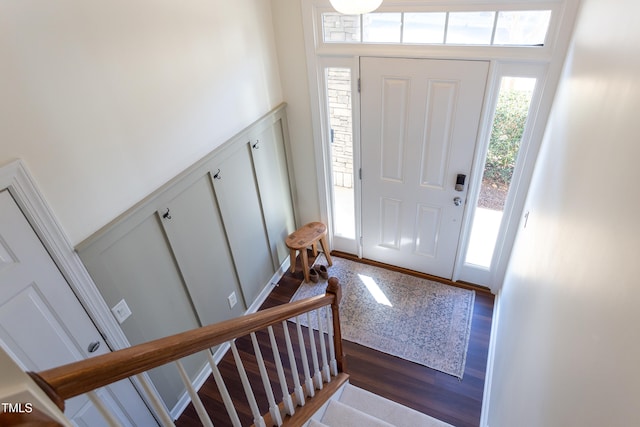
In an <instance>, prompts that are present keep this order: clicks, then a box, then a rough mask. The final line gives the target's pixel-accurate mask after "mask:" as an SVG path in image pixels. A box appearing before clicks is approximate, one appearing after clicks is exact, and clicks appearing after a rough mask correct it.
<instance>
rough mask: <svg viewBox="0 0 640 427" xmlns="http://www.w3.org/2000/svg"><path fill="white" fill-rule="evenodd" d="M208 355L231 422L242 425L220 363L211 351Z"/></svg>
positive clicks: (234, 424) (234, 425)
mask: <svg viewBox="0 0 640 427" xmlns="http://www.w3.org/2000/svg"><path fill="white" fill-rule="evenodd" d="M207 357H208V359H209V365H210V366H211V372H212V373H213V379H214V380H215V381H216V385H217V386H218V391H219V392H220V396H222V402H223V403H224V407H225V408H226V409H227V414H229V418H231V424H233V427H242V424H241V423H240V418H238V412H237V411H236V408H235V406H233V401H232V400H231V396H230V395H229V390H227V386H226V385H225V383H224V380H223V379H222V375H221V374H220V369H218V365H216V361H215V360H213V355H212V354H211V352H210V351H207Z"/></svg>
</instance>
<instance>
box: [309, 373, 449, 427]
mask: <svg viewBox="0 0 640 427" xmlns="http://www.w3.org/2000/svg"><path fill="white" fill-rule="evenodd" d="M362 426H367V427H416V426H420V427H447V426H448V427H451V425H450V424H447V423H444V422H442V421H440V420H437V419H435V418H432V417H430V416H428V415H425V414H422V413H420V412H418V411H415V410H413V409H411V408H407V407H406V406H403V405H400V404H399V403H396V402H393V401H391V400H388V399H385V398H384V397H380V396H378V395H376V394H373V393H370V392H368V391H366V390H363V389H361V388H358V387H355V386H352V385H351V384H347V385H346V386H345V387H344V389H343V390H342V393H341V394H339V395H338V394H336V398H335V399H333V400H330V401H329V404H328V405H327V406H326V409H325V410H324V413H322V414H317V416H316V417H314V419H312V420H311V421H310V422H309V424H308V427H362Z"/></svg>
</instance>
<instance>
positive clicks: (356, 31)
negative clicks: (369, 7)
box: [322, 10, 551, 46]
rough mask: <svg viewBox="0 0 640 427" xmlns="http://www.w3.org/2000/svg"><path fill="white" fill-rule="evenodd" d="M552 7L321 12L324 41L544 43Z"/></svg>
mask: <svg viewBox="0 0 640 427" xmlns="http://www.w3.org/2000/svg"><path fill="white" fill-rule="evenodd" d="M550 19H551V11H550V10H505V11H496V10H493V11H471V12H457V11H456V12H383V13H368V14H365V15H341V14H338V13H323V14H322V29H323V31H322V34H323V41H324V42H325V43H393V44H443V45H479V46H544V43H545V38H546V35H547V31H548V28H549V22H550Z"/></svg>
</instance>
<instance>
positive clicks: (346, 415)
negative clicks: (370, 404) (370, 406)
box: [321, 400, 394, 427]
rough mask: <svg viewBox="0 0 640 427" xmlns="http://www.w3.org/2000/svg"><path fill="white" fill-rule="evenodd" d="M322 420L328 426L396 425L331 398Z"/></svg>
mask: <svg viewBox="0 0 640 427" xmlns="http://www.w3.org/2000/svg"><path fill="white" fill-rule="evenodd" d="M321 422H322V423H324V424H326V425H327V426H328V427H362V426H367V427H394V426H393V424H389V423H388V422H385V421H383V420H381V419H378V418H376V417H374V416H371V415H369V414H367V413H365V412H362V411H360V410H358V409H355V408H352V407H351V406H349V405H346V404H344V403H341V402H340V401H338V400H331V401H330V402H329V405H328V406H327V410H326V411H325V413H324V415H323V416H322V419H321Z"/></svg>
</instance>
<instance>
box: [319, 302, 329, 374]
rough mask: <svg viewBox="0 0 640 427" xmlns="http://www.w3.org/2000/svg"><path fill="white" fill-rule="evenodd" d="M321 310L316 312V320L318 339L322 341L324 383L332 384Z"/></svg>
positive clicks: (321, 353)
mask: <svg viewBox="0 0 640 427" xmlns="http://www.w3.org/2000/svg"><path fill="white" fill-rule="evenodd" d="M320 310H322V308H319V309H317V310H316V318H317V320H318V337H319V339H320V355H321V356H322V374H323V375H324V381H325V382H327V383H329V382H331V373H330V372H329V362H327V345H326V344H325V342H324V325H323V324H322V317H321V316H320Z"/></svg>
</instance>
